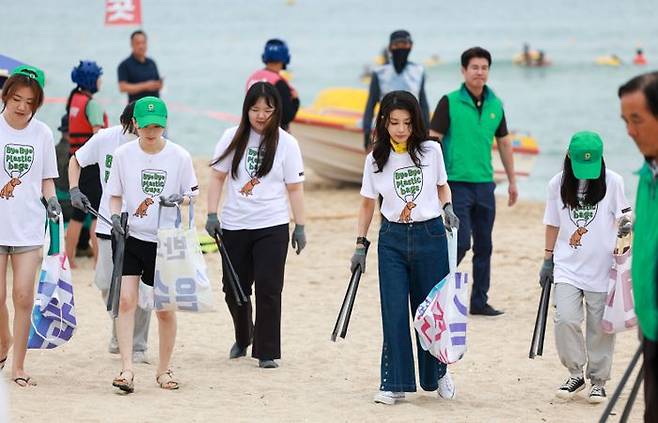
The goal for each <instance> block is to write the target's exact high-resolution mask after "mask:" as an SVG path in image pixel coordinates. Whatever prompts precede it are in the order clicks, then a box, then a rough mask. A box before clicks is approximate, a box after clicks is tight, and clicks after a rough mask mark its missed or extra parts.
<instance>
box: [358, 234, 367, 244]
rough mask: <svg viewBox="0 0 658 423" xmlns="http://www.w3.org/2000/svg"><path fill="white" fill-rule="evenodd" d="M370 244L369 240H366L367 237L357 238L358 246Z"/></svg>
mask: <svg viewBox="0 0 658 423" xmlns="http://www.w3.org/2000/svg"><path fill="white" fill-rule="evenodd" d="M368 242H369V241H368V238H366V237H365V236H359V237H357V238H356V244H357V245H359V244H361V245H368Z"/></svg>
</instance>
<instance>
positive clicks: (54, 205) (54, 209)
mask: <svg viewBox="0 0 658 423" xmlns="http://www.w3.org/2000/svg"><path fill="white" fill-rule="evenodd" d="M46 212H48V217H49V218H50V219H53V220H57V219H58V218H59V216H60V215H61V214H62V207H61V206H60V205H59V201H57V197H55V196H54V195H53V196H52V197H50V198H49V199H48V201H47V202H46Z"/></svg>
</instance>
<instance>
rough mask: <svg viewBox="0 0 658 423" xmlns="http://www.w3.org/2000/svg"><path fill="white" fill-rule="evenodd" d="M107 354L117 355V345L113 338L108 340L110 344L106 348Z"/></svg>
mask: <svg viewBox="0 0 658 423" xmlns="http://www.w3.org/2000/svg"><path fill="white" fill-rule="evenodd" d="M107 352H109V353H110V354H119V344H118V343H117V340H116V339H115V338H112V339H110V344H109V345H108V346H107Z"/></svg>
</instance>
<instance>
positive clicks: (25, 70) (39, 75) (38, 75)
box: [11, 65, 46, 90]
mask: <svg viewBox="0 0 658 423" xmlns="http://www.w3.org/2000/svg"><path fill="white" fill-rule="evenodd" d="M11 75H12V76H14V75H23V76H26V77H28V78H30V79H34V80H35V81H37V84H39V86H40V87H41V89H42V90H43V87H44V85H46V74H44V73H43V71H42V70H41V69H39V68H35V67H34V66H30V65H21V66H18V67H16V68H15V69H14V70H13V71H11Z"/></svg>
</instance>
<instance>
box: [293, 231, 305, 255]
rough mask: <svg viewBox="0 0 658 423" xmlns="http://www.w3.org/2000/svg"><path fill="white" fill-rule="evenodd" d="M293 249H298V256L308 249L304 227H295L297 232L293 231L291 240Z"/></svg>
mask: <svg viewBox="0 0 658 423" xmlns="http://www.w3.org/2000/svg"><path fill="white" fill-rule="evenodd" d="M290 243H291V244H292V248H296V249H297V255H299V253H301V252H302V250H303V249H304V247H306V234H305V233H304V225H295V230H294V231H292V239H291V240H290Z"/></svg>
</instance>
